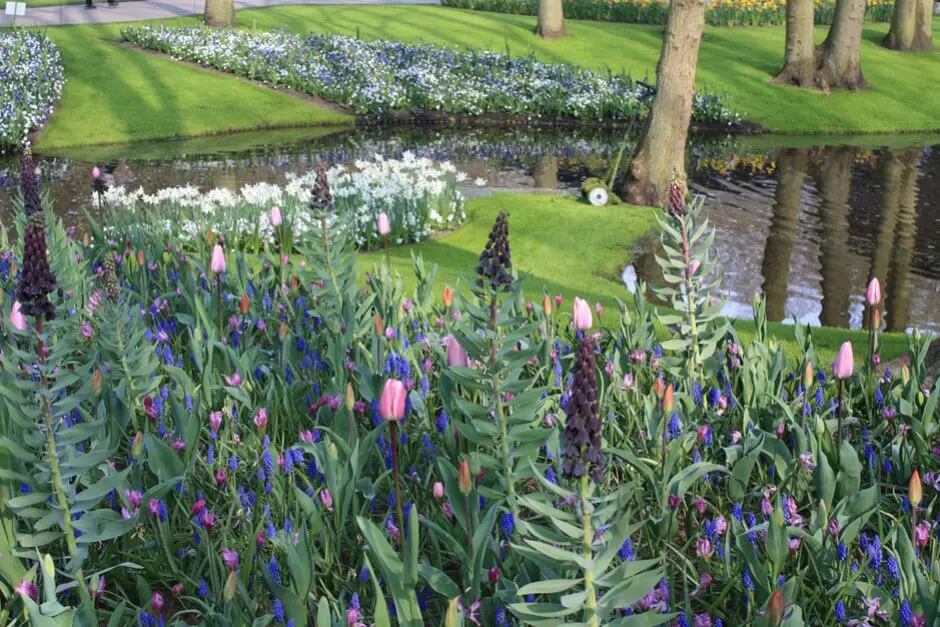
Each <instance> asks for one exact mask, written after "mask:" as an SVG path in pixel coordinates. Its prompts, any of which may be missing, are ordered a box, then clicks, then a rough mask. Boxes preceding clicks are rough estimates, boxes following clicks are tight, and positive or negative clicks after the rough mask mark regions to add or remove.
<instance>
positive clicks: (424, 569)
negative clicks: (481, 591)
mask: <svg viewBox="0 0 940 627" xmlns="http://www.w3.org/2000/svg"><path fill="white" fill-rule="evenodd" d="M418 574H420V575H421V577H422V578H423V579H424V580H425V581H427V582H428V585H429V586H431V589H432V590H434V591H435V592H437V593H438V594H442V595H444V596H445V597H447V598H448V599H453V598H454V597H457V596H460V587H458V586H457V584H455V583H454V582H453V581H452V580H451V578H450V577H448V576H447V575H445V574H444V573H443V572H441V571H440V570H438V569H436V568H434V567H433V566H431V565H430V564H419V565H418Z"/></svg>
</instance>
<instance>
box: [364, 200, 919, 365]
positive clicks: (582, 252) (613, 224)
mask: <svg viewBox="0 0 940 627" xmlns="http://www.w3.org/2000/svg"><path fill="white" fill-rule="evenodd" d="M501 210H506V211H508V212H509V233H510V242H511V251H512V260H513V264H514V265H515V266H516V268H517V271H518V272H528V273H529V275H530V276H529V278H528V280H527V282H526V296H527V298H528V299H529V300H532V301H535V302H536V303H540V302H541V300H542V294H543V289H545V290H547V291H548V293H549V294H552V295H555V294H561V295H563V296H564V297H565V304H564V305H563V306H562V307H563V308H564V310H565V311H570V308H571V302H572V300H573V298H574V297H575V296H581V297H582V298H586V299H587V300H588V301H589V302H592V303H593V302H600V303H602V304H603V305H604V308H605V310H606V312H607V313H605V314H604V316H603V318H602V321H603V322H604V323H605V324H610V325H616V324H619V317H618V316H617V314H616V311H617V302H616V299H617V298H620V299H621V300H624V301H626V302H630V301H631V298H632V297H631V295H630V294H629V292H628V291H627V289H626V288H625V287H624V286H623V284H622V283H621V282H620V272H621V270H622V269H623V267H624V266H625V265H626V264H627V263H629V261H630V259H631V257H632V252H631V251H632V249H633V246H634V244H635V243H636V242H637V240H639V239H640V238H642V237H643V236H645V235H646V234H648V233H649V232H650V231H651V230H652V229H653V228H654V227H655V226H656V220H655V214H654V212H653V210H651V209H649V208H644V207H635V206H630V205H620V206H616V207H591V206H589V205H587V204H584V203H581V202H578V201H577V200H575V199H574V198H573V197H570V196H557V195H548V194H546V195H538V194H496V195H493V196H488V197H484V198H477V199H473V200H470V201H468V202H467V214H468V215H467V221H466V223H465V224H464V226H463V227H461V228H460V229H459V230H458V231H456V232H454V233H451V234H449V235H446V236H444V237H441V238H439V239H435V240H430V241H427V242H422V243H420V244H415V245H411V246H399V247H396V248H393V249H392V250H391V256H392V266H393V269H395V270H397V271H398V272H399V273H400V274H401V275H402V276H403V277H405V280H406V283H407V284H408V288H409V289H411V288H413V287H414V276H413V273H412V272H411V264H412V261H411V256H412V254H414V255H421V256H422V257H423V258H424V261H425V264H426V267H428V268H430V266H431V264H437V266H438V272H437V283H436V284H437V285H438V286H439V288H440V289H443V287H444V285H449V286H451V287H457V283H458V280H459V279H460V278H461V277H464V278H473V277H471V273H472V272H473V268H474V267H475V265H476V263H477V260H478V258H479V255H480V251H481V250H483V246H484V245H485V244H486V239H487V235H488V234H489V231H490V227H491V226H492V224H493V221H494V220H495V219H496V215H497V214H498V213H499V212H500V211H501ZM600 225H603V228H599V226H600ZM585 233H591V236H590V237H586V236H584V235H583V234H585ZM384 259H385V257H384V253H379V252H375V253H369V254H364V255H361V257H360V262H361V266H362V268H363V269H369V268H371V267H372V266H373V265H376V264H379V263H384ZM735 327H736V328H738V329H739V331H740V332H741V334H742V335H743V336H744V337H745V338H746V339H749V338H750V337H752V336H753V325H752V324H750V323H748V322H745V321H736V322H735ZM769 330H770V333H771V334H772V335H773V336H774V337H776V338H778V339H779V340H780V341H781V344H782V345H783V347H784V349H785V350H786V351H787V352H788V353H790V354H791V355H793V356H795V355H796V354H797V348H796V344H795V342H794V341H793V327H792V326H789V325H784V324H780V323H774V324H771V325H770V328H769ZM813 339H814V343H815V345H816V348H817V350H818V351H819V352H820V355H821V358H822V359H823V360H826V361H828V360H831V359H832V358H834V356H835V352H836V350H838V348H839V346H840V345H841V344H842V342H844V341H846V340H852V342H853V343H854V345H855V354H856V355H864V354H865V347H866V346H867V342H868V339H867V334H866V333H860V332H855V331H847V330H844V329H833V328H819V329H814V330H813ZM905 348H906V339H905V338H904V336H903V335H901V334H885V335H884V336H883V350H882V351H881V354H882V357H883V358H884V359H885V360H886V361H887V360H888V359H892V358H894V357H897V356H898V355H900V354H902V353H904V351H905Z"/></svg>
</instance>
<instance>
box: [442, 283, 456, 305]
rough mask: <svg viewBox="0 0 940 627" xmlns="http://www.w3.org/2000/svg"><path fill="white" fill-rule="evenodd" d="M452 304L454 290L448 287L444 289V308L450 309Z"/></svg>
mask: <svg viewBox="0 0 940 627" xmlns="http://www.w3.org/2000/svg"><path fill="white" fill-rule="evenodd" d="M453 302H454V290H452V289H450V288H449V287H445V288H444V306H445V307H450V306H451V304H453Z"/></svg>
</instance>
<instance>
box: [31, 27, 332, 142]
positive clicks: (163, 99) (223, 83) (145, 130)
mask: <svg viewBox="0 0 940 627" xmlns="http://www.w3.org/2000/svg"><path fill="white" fill-rule="evenodd" d="M101 10H106V9H101ZM192 21H193V22H195V20H192ZM120 32H121V27H120V26H119V25H114V24H107V25H95V26H62V27H54V28H49V29H48V33H49V35H50V37H51V38H52V39H53V40H54V41H55V43H56V44H57V45H58V46H59V48H60V49H61V50H62V62H63V65H64V67H65V75H66V77H67V79H68V82H67V83H66V85H65V89H64V90H63V93H62V99H61V101H60V102H59V105H58V107H57V108H56V112H55V114H54V115H53V117H52V120H51V122H50V123H49V125H48V127H47V128H46V130H45V132H44V133H43V136H42V138H41V140H40V142H39V148H40V149H43V148H47V147H48V148H54V147H62V146H76V145H87V144H100V143H115V142H124V141H135V140H145V139H158V138H166V137H178V136H191V135H208V134H213V133H227V132H231V131H240V130H251V129H258V128H271V127H286V126H302V125H315V124H339V123H348V122H350V121H351V118H350V117H349V116H345V115H342V114H339V113H336V112H334V111H331V110H329V109H326V108H324V107H320V106H317V105H316V104H314V103H311V102H308V101H305V100H302V99H300V98H296V97H294V96H291V95H288V94H285V93H282V92H278V91H275V90H273V89H269V88H266V87H262V86H259V85H255V84H252V83H249V82H247V81H243V80H239V79H236V78H232V77H229V76H222V75H220V74H216V73H213V72H207V71H205V70H202V69H199V68H196V67H192V66H189V65H186V64H183V63H178V62H176V61H173V60H172V59H169V58H161V57H158V56H155V55H150V54H146V53H142V52H138V51H136V50H131V49H128V48H124V47H121V46H119V45H116V44H115V43H114V42H115V41H116V40H117V39H118V38H119V37H120Z"/></svg>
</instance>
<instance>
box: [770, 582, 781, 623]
mask: <svg viewBox="0 0 940 627" xmlns="http://www.w3.org/2000/svg"><path fill="white" fill-rule="evenodd" d="M767 622H768V623H770V624H771V625H773V627H777V625H779V624H780V623H782V622H783V592H781V591H780V590H777V591H776V592H774V593H773V594H772V595H770V601H768V602H767Z"/></svg>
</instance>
